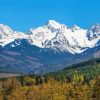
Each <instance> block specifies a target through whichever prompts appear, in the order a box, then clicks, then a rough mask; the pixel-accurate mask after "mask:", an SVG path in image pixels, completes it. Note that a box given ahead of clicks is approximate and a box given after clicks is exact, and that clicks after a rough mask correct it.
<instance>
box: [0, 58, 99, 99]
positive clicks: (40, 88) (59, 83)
mask: <svg viewBox="0 0 100 100" xmlns="http://www.w3.org/2000/svg"><path fill="white" fill-rule="evenodd" d="M99 99H100V59H92V60H90V61H87V62H84V63H80V64H77V65H73V66H70V67H68V68H66V69H64V70H62V71H59V72H55V73H54V72H53V73H49V74H46V75H34V74H33V75H26V76H20V77H19V76H18V77H13V78H3V79H0V100H99Z"/></svg>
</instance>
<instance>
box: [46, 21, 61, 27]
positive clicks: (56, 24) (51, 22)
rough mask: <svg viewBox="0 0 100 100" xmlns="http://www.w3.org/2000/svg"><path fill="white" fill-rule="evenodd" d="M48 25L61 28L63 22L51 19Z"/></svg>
mask: <svg viewBox="0 0 100 100" xmlns="http://www.w3.org/2000/svg"><path fill="white" fill-rule="evenodd" d="M47 26H48V27H49V28H54V29H59V28H60V27H61V24H60V23H58V22H56V21H55V20H49V21H48V23H47Z"/></svg>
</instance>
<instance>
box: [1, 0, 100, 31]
mask: <svg viewBox="0 0 100 100" xmlns="http://www.w3.org/2000/svg"><path fill="white" fill-rule="evenodd" d="M49 19H54V20H56V21H58V22H60V23H64V24H66V25H68V26H72V25H74V24H76V25H78V26H80V27H82V28H88V27H90V26H91V25H93V24H95V23H100V0H0V23H2V24H6V25H8V26H10V27H12V28H13V29H14V30H17V31H28V30H29V28H31V27H38V26H41V25H43V24H45V23H46V22H47V21H48V20H49Z"/></svg>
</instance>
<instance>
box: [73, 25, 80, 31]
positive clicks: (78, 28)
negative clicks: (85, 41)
mask: <svg viewBox="0 0 100 100" xmlns="http://www.w3.org/2000/svg"><path fill="white" fill-rule="evenodd" d="M71 29H72V31H75V30H80V29H81V28H80V27H79V26H77V25H73V26H72V27H71Z"/></svg>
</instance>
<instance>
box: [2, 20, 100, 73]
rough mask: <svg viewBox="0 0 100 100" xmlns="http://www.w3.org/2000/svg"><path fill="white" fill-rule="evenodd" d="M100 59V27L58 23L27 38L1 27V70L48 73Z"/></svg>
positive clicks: (51, 22)
mask: <svg viewBox="0 0 100 100" xmlns="http://www.w3.org/2000/svg"><path fill="white" fill-rule="evenodd" d="M94 57H95V58H96V57H100V25H99V24H96V25H93V26H92V27H91V28H90V29H87V30H84V29H82V28H80V27H78V26H76V25H74V26H72V27H67V26H66V25H64V24H60V23H58V22H56V21H54V20H49V21H48V23H46V24H45V25H43V26H41V27H38V28H36V29H33V28H32V29H30V32H29V33H27V34H25V33H22V32H16V31H13V30H12V29H11V28H10V27H8V26H6V25H3V24H0V70H1V71H4V72H5V71H8V72H17V73H31V72H33V71H34V72H35V73H46V72H51V71H57V70H61V69H63V68H64V67H65V64H66V65H67V66H69V65H71V64H74V63H78V62H82V61H86V60H88V59H91V58H94Z"/></svg>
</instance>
